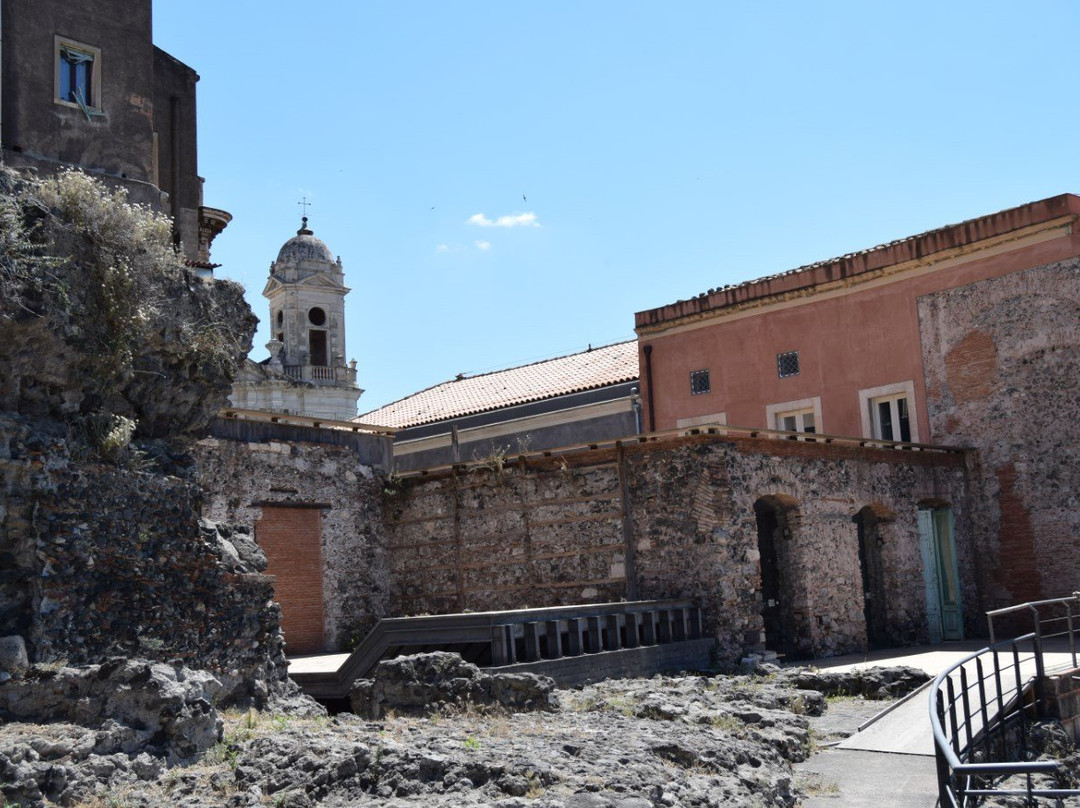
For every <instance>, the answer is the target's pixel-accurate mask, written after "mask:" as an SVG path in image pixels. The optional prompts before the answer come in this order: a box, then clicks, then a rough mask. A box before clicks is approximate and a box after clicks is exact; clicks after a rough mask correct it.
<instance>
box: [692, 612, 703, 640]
mask: <svg viewBox="0 0 1080 808" xmlns="http://www.w3.org/2000/svg"><path fill="white" fill-rule="evenodd" d="M702 630H703V629H702V627H701V609H699V608H698V607H697V606H692V607H691V608H690V639H691V640H700V639H701V636H702Z"/></svg>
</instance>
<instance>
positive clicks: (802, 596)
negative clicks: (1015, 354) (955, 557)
mask: <svg viewBox="0 0 1080 808" xmlns="http://www.w3.org/2000/svg"><path fill="white" fill-rule="evenodd" d="M965 481H966V471H965V457H964V455H962V454H934V453H911V452H900V451H895V450H880V449H863V448H859V447H843V446H829V445H825V444H822V443H803V442H792V441H779V440H768V439H748V438H740V439H731V438H729V439H723V438H715V437H696V438H684V439H679V440H672V441H668V442H664V443H650V444H642V445H638V444H633V445H630V446H627V447H625V448H620V449H610V450H594V451H589V452H582V453H577V454H574V455H564V456H561V457H559V458H547V459H538V460H533V459H530V460H528V461H527V464H526V466H525V468H520V467H518V466H517V465H513V466H507V465H501V464H498V465H496V464H488V465H483V464H480V465H477V466H475V467H473V468H471V469H464V468H463V469H459V470H458V471H456V472H454V473H449V474H446V475H443V476H440V477H437V478H434V479H429V478H412V479H409V480H406V481H404V482H402V483H400V484H399V486H398V489H397V490H396V492H395V493H394V494H393V496H392V497H390V498H389V499H388V500H387V506H386V508H387V510H386V515H387V524H388V528H389V540H390V559H391V561H390V564H391V570H392V575H391V580H392V587H391V598H390V610H391V612H392V613H393V614H395V615H399V614H423V613H447V612H454V611H462V610H466V609H467V610H474V611H475V610H485V609H507V608H520V607H524V606H535V607H539V606H553V605H562V604H568V603H589V602H605V601H612V600H619V599H623V598H627V599H653V598H693V599H695V600H697V601H699V602H700V603H701V605H702V606H703V607H704V609H705V613H706V616H707V620H708V623H709V625H708V629H709V631H710V632H711V633H712V634H713V635H714V636H716V637H717V638H718V639H719V640H720V643H721V650H722V654H723V655H724V656H726V657H727V658H733V657H734V656H735V655H737V654H738V653H740V652H742V651H744V650H747V649H753V648H760V647H761V645H762V643H763V636H762V635H763V628H764V626H763V618H762V577H761V564H760V557H759V544H758V525H757V518H756V516H755V510H754V504H755V502H756V501H758V500H759V499H762V498H768V499H769V500H770V501H774V502H777V503H781V504H782V506H783V507H784V508H785V509H786V511H785V513H786V514H787V517H786V522H785V525H786V527H785V530H786V531H787V533H786V534H785V535H784V536H783V537H782V538H781V539H779V541H780V542H781V543H782V545H783V547H782V552H781V559H780V566H781V571H782V574H783V575H784V577H785V581H784V587H783V599H784V602H783V603H782V604H781V605H782V607H783V610H784V613H785V614H786V615H787V619H788V622H789V625H790V632H789V633H790V634H791V637H790V640H791V642H790V646H791V647H790V648H789V649H788V651H787V652H788V653H790V654H792V655H808V654H827V653H841V652H844V651H851V650H856V649H859V648H863V647H865V645H866V636H867V635H866V620H865V618H864V613H863V602H864V600H863V585H862V577H861V568H860V560H859V544H858V528H857V525H856V523H855V521H854V517H855V516H856V514H857V513H858V512H859V511H860V510H861V509H862V508H864V507H866V506H872V507H873V509H874V511H875V512H876V513H878V514H880V521H879V524H878V537H879V542H878V544H879V547H880V555H881V565H880V566H881V568H882V570H883V578H884V580H883V582H882V584H881V588H882V589H883V590H884V591H885V593H886V600H887V607H886V608H887V615H886V618H885V622H886V625H887V630H888V633H889V638H890V640H891V641H893V642H896V643H903V642H913V641H915V640H918V639H922V638H925V636H926V602H925V597H926V596H925V588H924V583H923V577H922V566H923V565H922V560H921V557H920V554H919V534H918V507H919V504H920V503H924V502H930V501H932V502H934V503H938V504H940V503H949V504H950V505H951V506H952V508H953V510H954V514H955V517H956V541H957V546H958V553H959V557H960V569H961V584H962V587H963V590H964V597H965V602H967V603H971V602H973V601H974V594H973V591H974V584H975V575H974V559H973V557H972V554H971V552H970V547H969V543H970V526H969V520H970V518H971V516H972V514H971V513H970V511H969V508H968V502H967V494H966V482H965ZM785 571H786V572H785ZM968 616H969V617H970V618H972V619H971V621H969V623H970V624H971V625H975V623H974V615H968Z"/></svg>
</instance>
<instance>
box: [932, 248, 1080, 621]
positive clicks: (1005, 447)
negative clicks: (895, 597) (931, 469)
mask: <svg viewBox="0 0 1080 808" xmlns="http://www.w3.org/2000/svg"><path fill="white" fill-rule="evenodd" d="M919 319H920V321H921V327H922V341H923V345H922V361H923V364H924V366H925V368H926V385H927V402H928V406H929V411H930V423H931V426H932V429H933V433H934V436H935V439H936V440H939V441H941V442H943V443H951V444H962V445H967V446H973V447H976V448H977V449H978V455H979V476H978V478H977V480H976V481H975V482H976V483H977V485H976V486H975V490H976V491H977V493H978V495H979V496H980V505H979V507H980V508H981V509H982V510H983V511H984V512H985V513H986V515H987V519H986V522H985V524H984V528H985V532H983V533H981V534H980V535H979V536H978V537H977V541H978V545H979V548H980V552H979V558H980V559H981V560H982V561H981V564H980V568H979V576H980V581H979V583H980V588H981V589H982V591H984V592H985V593H986V602H985V608H987V609H993V608H998V607H1000V606H1005V605H1010V604H1013V603H1019V602H1024V601H1030V600H1038V599H1042V598H1050V597H1060V596H1065V595H1068V594H1070V593H1072V592H1073V591H1074V590H1076V589H1077V588H1078V583H1080V547H1078V546H1077V537H1078V536H1080V495H1078V492H1080V400H1078V398H1077V394H1076V390H1077V380H1078V379H1080V259H1076V258H1073V259H1071V260H1068V261H1062V262H1058V263H1053V264H1049V265H1046V266H1039V267H1035V268H1032V269H1027V270H1024V271H1022V272H1016V273H1012V274H1009V275H1003V276H1001V277H997V278H992V279H989V280H986V281H983V282H981V283H976V284H973V285H971V286H968V287H965V288H963V289H952V290H949V291H942V292H938V293H936V294H931V295H927V296H925V297H923V298H921V299H920V300H919Z"/></svg>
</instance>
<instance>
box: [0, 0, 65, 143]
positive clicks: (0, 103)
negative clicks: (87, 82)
mask: <svg viewBox="0 0 1080 808" xmlns="http://www.w3.org/2000/svg"><path fill="white" fill-rule="evenodd" d="M3 87H4V0H0V164H2V163H3V162H4V97H3ZM53 92H56V90H55V89H54V90H53Z"/></svg>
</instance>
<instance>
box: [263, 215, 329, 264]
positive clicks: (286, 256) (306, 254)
mask: <svg viewBox="0 0 1080 808" xmlns="http://www.w3.org/2000/svg"><path fill="white" fill-rule="evenodd" d="M277 260H278V263H280V262H282V261H284V262H287V263H290V264H298V263H300V262H301V261H325V262H327V263H330V264H332V263H334V254H333V253H332V252H330V248H329V247H327V246H326V242H325V241H323V240H322V239H318V238H315V236H314V234H313V233H312V232H311V231H310V230H308V226H307V216H305V217H304V219H303V226H302V227H301V228H300V229H299V230H297V231H296V235H295V236H293V237H292V238H291V239H289V240H288V241H286V242H285V243H284V244H282V245H281V249H280V250H279V251H278V256H277Z"/></svg>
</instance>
